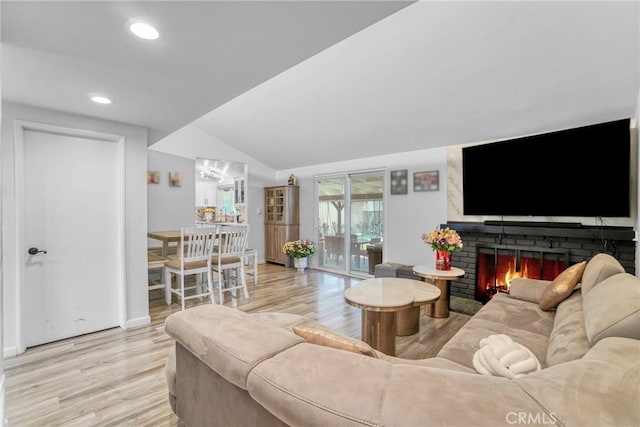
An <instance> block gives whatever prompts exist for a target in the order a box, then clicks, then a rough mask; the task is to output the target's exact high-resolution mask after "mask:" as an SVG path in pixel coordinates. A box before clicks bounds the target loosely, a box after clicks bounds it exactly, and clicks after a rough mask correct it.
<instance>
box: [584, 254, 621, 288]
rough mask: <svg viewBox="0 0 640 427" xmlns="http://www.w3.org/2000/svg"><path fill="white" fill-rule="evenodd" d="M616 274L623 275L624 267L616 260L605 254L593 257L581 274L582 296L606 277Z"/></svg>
mask: <svg viewBox="0 0 640 427" xmlns="http://www.w3.org/2000/svg"><path fill="white" fill-rule="evenodd" d="M618 273H624V267H623V266H622V264H620V263H619V262H618V260H617V259H615V258H614V257H612V256H611V255H609V254H605V253H599V254H597V255H594V256H593V257H592V258H591V259H590V260H589V262H587V265H586V267H585V269H584V273H583V274H582V295H583V296H584V295H586V294H588V293H589V291H590V290H591V289H592V288H593V287H594V286H596V285H597V284H598V283H600V282H602V281H603V280H604V279H606V278H607V277H610V276H613V275H614V274H618Z"/></svg>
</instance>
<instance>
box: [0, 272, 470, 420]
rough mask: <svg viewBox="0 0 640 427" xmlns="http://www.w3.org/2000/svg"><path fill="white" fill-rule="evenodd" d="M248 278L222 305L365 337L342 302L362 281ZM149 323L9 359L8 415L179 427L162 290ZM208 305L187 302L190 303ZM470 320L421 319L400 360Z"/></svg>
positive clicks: (420, 354) (431, 347) (401, 340)
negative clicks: (167, 367)
mask: <svg viewBox="0 0 640 427" xmlns="http://www.w3.org/2000/svg"><path fill="white" fill-rule="evenodd" d="M258 275H259V280H258V284H257V285H255V286H254V285H253V280H252V279H251V278H250V280H249V281H248V283H249V285H248V287H249V298H248V299H244V298H243V297H242V296H241V292H239V293H238V295H239V296H238V298H237V299H234V298H232V297H231V295H229V294H228V293H227V294H226V297H225V302H224V304H225V305H227V306H230V307H235V308H238V309H239V310H242V311H246V312H261V311H269V312H286V313H294V314H300V315H304V316H307V317H309V318H311V319H314V320H316V321H318V322H320V323H322V324H323V325H325V326H327V327H330V328H332V329H333V330H335V331H337V332H340V333H342V334H345V335H348V336H351V337H354V338H360V310H359V309H356V308H355V307H352V306H350V305H348V304H347V303H346V302H345V301H344V290H345V289H346V288H348V287H349V286H351V285H353V284H355V283H357V282H359V281H360V279H356V278H351V277H346V276H341V275H337V274H331V273H327V272H322V271H318V270H312V269H307V270H306V271H305V272H304V273H300V272H297V271H296V270H295V269H293V268H284V267H281V266H278V265H274V264H261V265H260V266H259V271H258ZM149 299H150V301H149V304H150V315H151V323H150V324H149V325H145V326H141V327H138V328H132V329H128V330H123V329H120V328H114V329H108V330H105V331H100V332H96V333H92V334H87V335H83V336H79V337H74V338H70V339H66V340H62V341H57V342H54V343H50V344H45V345H41V346H37V347H32V348H29V349H27V351H26V352H25V353H24V354H22V355H20V356H17V357H13V358H9V359H6V360H5V375H6V389H5V416H6V417H7V419H8V422H9V426H10V427H13V426H15V427H18V426H47V427H49V426H136V427H138V426H176V425H177V419H176V417H175V415H174V414H173V412H172V411H171V408H170V407H169V403H168V401H167V386H166V381H165V377H164V364H165V360H166V355H167V353H168V351H169V350H170V349H171V348H172V347H173V339H171V338H170V337H169V336H168V335H167V334H166V333H165V332H164V321H165V319H166V318H167V316H168V315H170V314H171V313H173V312H176V311H179V310H180V304H179V302H178V301H176V299H175V297H174V300H173V304H171V305H170V306H167V305H165V304H164V300H163V291H162V290H153V291H150V292H149ZM202 303H208V300H207V301H199V300H197V299H194V300H187V306H188V307H190V306H193V305H197V304H202ZM468 319H469V316H467V315H464V314H459V313H453V312H452V313H451V315H450V317H448V318H446V319H432V318H428V317H425V316H424V315H422V316H421V320H420V332H419V333H418V334H416V335H413V336H409V337H398V338H397V339H396V348H397V353H398V354H397V355H398V357H404V358H408V359H421V358H426V357H431V356H434V355H435V354H436V353H437V352H438V351H439V349H440V348H441V347H442V345H443V344H444V343H445V342H446V341H447V340H449V339H450V338H451V337H452V336H453V334H455V333H456V332H457V330H458V329H459V328H460V327H461V326H462V325H464V324H465V323H466V322H467V320H468Z"/></svg>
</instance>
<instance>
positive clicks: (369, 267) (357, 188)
mask: <svg viewBox="0 0 640 427" xmlns="http://www.w3.org/2000/svg"><path fill="white" fill-rule="evenodd" d="M383 190H384V171H374V172H367V173H352V174H341V175H334V176H326V177H318V178H317V179H316V194H317V207H318V210H317V212H318V215H317V230H318V236H317V240H318V243H319V244H318V246H319V248H318V249H319V250H318V267H319V268H326V269H328V270H336V271H339V272H344V273H352V274H355V275H362V276H366V275H369V274H373V266H374V265H375V264H378V263H380V262H382V245H383V235H384V200H383V193H384V191H383Z"/></svg>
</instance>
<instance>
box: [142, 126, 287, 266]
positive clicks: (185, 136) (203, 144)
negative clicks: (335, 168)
mask: <svg viewBox="0 0 640 427" xmlns="http://www.w3.org/2000/svg"><path fill="white" fill-rule="evenodd" d="M273 149H274V150H277V147H273ZM149 150H153V151H159V152H162V153H166V154H172V155H175V156H180V157H185V158H189V159H193V160H195V158H196V157H202V158H205V159H214V160H228V161H234V162H243V163H246V164H247V169H248V172H249V173H248V178H247V179H248V187H247V199H246V201H247V216H248V218H247V222H248V223H249V227H250V231H249V246H250V247H252V248H256V249H258V258H259V261H260V262H264V215H263V213H262V210H263V209H264V208H263V206H264V191H263V188H264V187H266V186H270V185H274V184H275V182H276V181H275V176H276V171H275V170H274V169H272V168H270V167H268V166H266V165H264V164H263V163H260V162H259V161H257V160H256V159H254V158H253V157H250V156H248V155H247V154H245V153H243V152H241V151H239V150H237V149H235V148H234V147H232V146H231V145H229V144H227V143H225V142H224V141H221V140H219V139H217V138H215V137H213V136H211V135H209V134H207V133H205V132H203V131H202V130H200V129H199V128H198V127H196V126H194V125H187V126H185V127H184V128H182V129H180V130H178V131H176V132H174V133H172V134H171V135H169V136H167V137H166V138H164V139H162V140H160V141H158V142H156V143H155V144H153V145H151V146H150V147H149ZM285 182H286V180H285ZM193 192H194V194H195V186H194V188H193ZM192 206H195V205H194V204H192Z"/></svg>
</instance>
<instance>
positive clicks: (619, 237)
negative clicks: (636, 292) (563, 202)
mask: <svg viewBox="0 0 640 427" xmlns="http://www.w3.org/2000/svg"><path fill="white" fill-rule="evenodd" d="M442 227H451V228H453V229H454V230H456V231H457V232H458V233H459V234H460V236H461V237H462V241H463V242H464V248H463V249H462V250H460V251H457V252H454V253H453V255H452V258H451V262H452V264H453V265H455V266H456V267H459V268H461V269H463V270H464V271H465V275H464V277H462V278H461V279H459V280H457V281H452V282H451V294H452V295H456V296H459V297H464V298H469V299H475V288H476V256H477V251H476V247H477V246H483V245H491V246H492V247H500V248H502V247H504V248H514V247H529V248H531V247H534V248H538V247H539V248H540V249H547V248H550V249H560V250H565V251H568V252H569V264H570V265H571V264H575V263H577V262H580V261H583V260H588V259H590V258H591V257H592V256H593V255H595V254H597V253H600V252H606V253H609V254H610V255H613V256H614V257H615V258H617V259H618V261H620V263H621V264H622V265H623V267H624V268H625V270H626V271H627V272H628V273H631V274H635V252H636V250H635V247H636V245H635V241H634V240H633V239H634V237H635V232H634V230H633V229H632V228H631V227H609V226H602V227H600V226H580V225H576V224H567V225H563V224H560V223H552V224H549V223H531V222H507V221H505V222H503V223H500V222H499V221H492V222H488V221H487V222H485V223H477V222H447V224H442Z"/></svg>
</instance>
